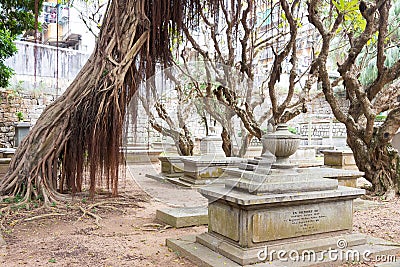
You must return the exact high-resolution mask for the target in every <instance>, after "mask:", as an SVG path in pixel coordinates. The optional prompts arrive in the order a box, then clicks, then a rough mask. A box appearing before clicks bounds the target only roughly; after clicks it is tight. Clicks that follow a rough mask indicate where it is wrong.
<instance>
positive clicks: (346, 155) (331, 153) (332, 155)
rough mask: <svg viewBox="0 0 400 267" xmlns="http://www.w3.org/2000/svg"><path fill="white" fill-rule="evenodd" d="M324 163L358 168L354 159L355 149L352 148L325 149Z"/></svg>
mask: <svg viewBox="0 0 400 267" xmlns="http://www.w3.org/2000/svg"><path fill="white" fill-rule="evenodd" d="M322 153H323V154H324V165H325V166H329V167H334V168H343V169H355V170H357V169H358V168H357V166H356V162H355V160H354V156H353V151H351V150H324V151H322Z"/></svg>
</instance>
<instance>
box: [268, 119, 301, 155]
mask: <svg viewBox="0 0 400 267" xmlns="http://www.w3.org/2000/svg"><path fill="white" fill-rule="evenodd" d="M261 140H262V144H263V151H262V154H264V153H265V151H266V150H269V151H271V153H272V154H274V155H275V157H276V163H289V161H288V158H289V157H290V156H291V155H293V154H294V153H295V152H296V150H297V149H298V148H299V145H300V140H301V136H299V135H297V134H293V133H291V132H289V130H288V125H287V124H278V126H277V128H276V131H275V132H273V133H267V134H265V135H264V136H263V137H262V138H261Z"/></svg>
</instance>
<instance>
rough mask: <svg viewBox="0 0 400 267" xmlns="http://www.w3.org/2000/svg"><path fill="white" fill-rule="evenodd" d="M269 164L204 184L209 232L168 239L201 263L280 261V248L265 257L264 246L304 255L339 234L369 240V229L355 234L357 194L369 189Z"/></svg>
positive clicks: (355, 241)
mask: <svg viewBox="0 0 400 267" xmlns="http://www.w3.org/2000/svg"><path fill="white" fill-rule="evenodd" d="M263 165H264V167H263V168H262V171H261V172H258V171H257V170H256V171H248V170H240V171H238V172H237V173H236V175H235V174H234V173H232V172H231V173H226V174H225V175H229V176H231V178H226V179H225V187H221V186H207V187H203V188H200V189H199V191H200V193H201V194H202V195H203V196H205V197H206V198H207V199H208V200H209V205H208V216H209V227H208V232H207V233H203V234H200V235H198V236H196V237H195V238H194V237H184V238H181V239H167V245H168V246H169V247H170V248H171V249H173V250H177V251H179V252H180V253H181V254H182V255H185V256H187V257H189V259H191V260H193V261H194V262H196V263H197V264H199V265H200V266H222V265H220V264H228V265H229V266H242V265H248V264H255V263H260V262H268V265H267V266H283V265H279V264H280V263H279V262H276V261H275V262H274V260H276V258H275V257H276V256H277V255H276V254H275V255H266V256H265V257H264V255H261V254H262V253H261V252H262V251H265V249H266V248H267V249H268V251H272V250H274V251H279V250H285V251H290V250H296V251H297V252H298V253H299V254H300V255H301V253H302V251H305V250H312V251H315V252H319V251H322V250H327V249H329V248H336V247H337V246H336V245H337V242H338V240H339V239H343V240H346V242H347V245H348V246H349V247H353V246H363V245H365V244H366V243H367V238H366V237H365V236H364V235H361V234H352V227H353V200H354V199H355V198H357V197H359V196H361V195H363V194H364V193H365V191H364V190H362V189H357V188H349V187H343V186H339V185H338V181H337V180H335V179H326V178H323V176H322V175H318V174H317V175H311V174H309V173H303V174H299V173H298V172H296V171H295V170H293V169H292V170H279V169H271V170H269V173H268V174H265V172H266V169H268V168H266V167H265V164H263ZM235 176H236V177H235ZM206 254H207V255H208V256H207V257H205V256H202V255H206ZM211 255H213V256H211ZM218 255H219V256H218ZM211 259H212V260H211ZM220 259H222V261H221V260H220ZM269 261H272V263H271V262H269ZM257 266H258V265H257ZM262 266H263V265H262ZM296 266H297V265H296ZM301 266H306V265H301Z"/></svg>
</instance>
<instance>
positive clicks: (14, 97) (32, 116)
mask: <svg viewBox="0 0 400 267" xmlns="http://www.w3.org/2000/svg"><path fill="white" fill-rule="evenodd" d="M51 101H53V99H52V97H51V96H44V95H43V96H39V97H36V98H35V97H33V96H32V95H31V94H29V93H18V92H16V91H10V90H8V91H0V147H13V146H14V124H15V123H16V122H18V117H17V112H22V114H23V116H24V120H26V121H29V122H31V123H32V124H34V123H36V121H37V119H38V118H39V116H40V114H41V113H42V111H43V110H44V108H45V107H46V104H49V103H51Z"/></svg>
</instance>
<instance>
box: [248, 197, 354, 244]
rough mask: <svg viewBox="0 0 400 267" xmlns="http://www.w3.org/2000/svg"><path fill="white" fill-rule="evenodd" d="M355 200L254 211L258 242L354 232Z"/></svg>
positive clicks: (255, 235) (254, 233)
mask: <svg viewBox="0 0 400 267" xmlns="http://www.w3.org/2000/svg"><path fill="white" fill-rule="evenodd" d="M352 212H353V209H352V202H351V200H346V201H337V202H331V203H329V202H326V203H318V204H307V205H299V206H293V207H276V208H269V209H267V210H264V211H257V212H254V213H253V214H252V215H251V216H252V226H253V236H252V241H253V242H255V243H258V242H266V241H270V240H279V239H285V238H292V237H298V236H305V235H313V234H319V233H327V232H333V231H341V230H350V229H352V216H353V214H352Z"/></svg>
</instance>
